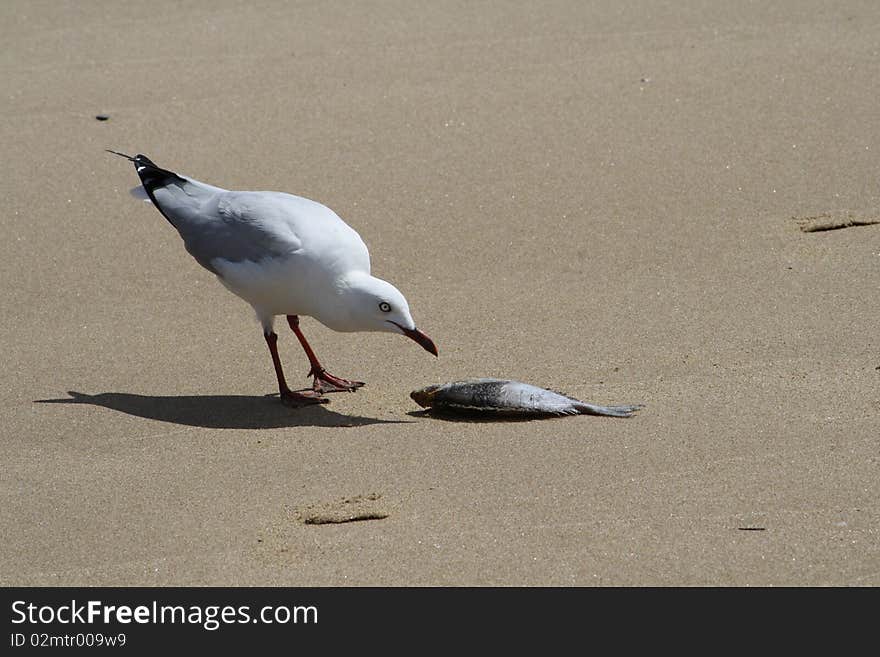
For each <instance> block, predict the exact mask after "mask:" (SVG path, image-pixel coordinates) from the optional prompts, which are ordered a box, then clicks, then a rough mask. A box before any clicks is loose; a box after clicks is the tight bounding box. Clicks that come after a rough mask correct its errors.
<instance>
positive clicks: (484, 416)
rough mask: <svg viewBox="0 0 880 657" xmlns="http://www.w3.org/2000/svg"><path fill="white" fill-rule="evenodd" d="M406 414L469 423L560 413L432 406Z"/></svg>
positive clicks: (542, 417)
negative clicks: (442, 408) (510, 411)
mask: <svg viewBox="0 0 880 657" xmlns="http://www.w3.org/2000/svg"><path fill="white" fill-rule="evenodd" d="M407 415H409V416H410V417H418V418H423V417H426V418H430V419H432V420H442V421H444V422H467V423H471V424H498V423H510V422H535V421H537V420H558V419H559V418H560V417H567V416H564V415H562V416H560V415H541V414H538V413H536V414H523V413H498V412H491V413H490V412H480V411H467V410H464V409H461V410H456V411H449V410H439V409H433V408H426V409H423V410H421V411H409V412H407Z"/></svg>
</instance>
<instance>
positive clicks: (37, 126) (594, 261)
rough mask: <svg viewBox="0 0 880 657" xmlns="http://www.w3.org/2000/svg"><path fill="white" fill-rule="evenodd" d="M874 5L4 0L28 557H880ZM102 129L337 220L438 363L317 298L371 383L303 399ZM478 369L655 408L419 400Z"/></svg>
mask: <svg viewBox="0 0 880 657" xmlns="http://www.w3.org/2000/svg"><path fill="white" fill-rule="evenodd" d="M878 29H880V5H878V3H877V2H876V1H874V0H863V1H859V0H847V1H845V2H836V3H829V2H823V1H819V0H785V1H780V2H774V3H741V2H723V1H721V0H683V1H679V2H663V3H658V2H647V1H645V2H634V3H619V2H616V1H613V0H594V1H591V2H575V1H562V0H560V1H554V2H541V3H508V2H484V3H463V2H457V1H448V2H447V1H443V2H404V1H396V2H370V3H367V2H354V1H350V2H281V1H258V2H248V3H243V2H242V3H239V2H227V1H223V2H207V1H204V0H197V1H193V2H186V3H178V2H164V1H159V2H152V3H116V2H53V1H50V0H44V1H40V2H37V1H18V0H14V1H7V2H4V3H2V5H0V41H2V42H3V43H4V48H3V49H2V52H0V70H2V83H0V86H2V91H3V93H2V100H0V108H2V119H0V137H2V143H3V158H2V165H0V166H2V176H0V199H2V204H3V209H2V218H3V225H4V227H5V238H4V239H3V240H2V241H0V277H2V278H0V280H2V292H0V298H2V308H3V312H2V316H0V346H2V353H3V360H4V362H5V366H4V367H3V369H2V372H0V403H2V409H3V413H2V419H0V436H2V441H0V462H2V464H3V465H2V468H0V472H2V477H0V492H2V496H3V504H2V505H0V530H2V533H3V536H4V537H5V538H4V540H3V547H2V551H0V584H2V585H268V586H273V585H321V586H324V585H332V586H335V585H342V586H349V585H381V586H385V585H390V586H398V585H481V586H482V585H553V586H556V585H562V586H568V585H588V586H591V585H696V586H703V585H722V586H728V585H737V586H740V585H752V586H769V585H774V586H776V585H795V586H800V585H820V586H824V585H856V586H864V585H869V586H875V585H878V584H880V529H878V528H880V338H878V331H877V329H878V320H880V225H877V224H875V225H847V224H853V223H854V224H871V222H873V221H878V220H880V132H878V130H877V119H878V104H877V103H878V95H880V83H878V80H880V46H878V40H877V34H878ZM98 115H102V116H106V117H108V118H107V120H103V121H99V120H96V118H95V117H96V116H98ZM105 148H112V149H117V150H121V151H125V152H129V153H144V154H146V155H148V156H149V157H151V158H152V159H153V160H155V161H156V163H157V164H159V165H161V166H165V167H167V168H170V169H173V170H175V171H178V172H180V173H181V174H185V175H189V176H192V177H194V178H197V179H199V180H203V181H205V182H209V183H212V184H215V185H219V186H222V187H225V188H229V189H247V190H279V191H287V192H291V193H294V194H298V195H301V196H305V197H308V198H311V199H315V200H317V201H320V202H322V203H324V204H326V205H328V206H329V207H331V208H333V209H334V210H335V211H336V212H337V213H339V215H340V216H341V217H342V218H344V219H345V220H346V221H347V222H348V223H349V224H350V225H351V226H352V227H354V228H355V229H356V230H357V231H358V232H359V233H360V235H361V236H362V237H363V239H364V241H365V242H366V244H367V245H368V246H369V247H370V252H371V257H372V266H373V272H374V273H375V274H376V275H377V276H381V277H382V278H385V279H387V280H390V281H392V282H394V283H395V284H396V285H397V286H398V287H399V288H400V289H401V290H402V291H403V292H404V293H405V294H406V296H407V298H408V299H409V303H410V306H411V309H412V313H413V317H414V318H415V320H416V322H417V323H418V325H419V327H420V328H421V329H423V330H424V331H425V332H427V333H428V334H429V335H430V336H431V337H432V338H433V339H434V341H435V342H436V343H437V346H438V347H439V350H440V356H439V358H434V357H433V356H431V355H429V354H427V353H426V352H425V351H423V350H422V349H420V348H419V347H418V346H417V345H415V344H413V343H412V342H410V341H408V340H406V339H403V338H400V337H399V336H391V335H387V334H373V333H354V334H342V333H334V332H333V331H330V330H329V329H327V328H325V327H323V326H321V325H320V324H318V323H317V322H315V321H314V320H312V319H310V318H305V319H304V320H303V330H304V331H305V333H306V335H307V336H308V337H309V339H310V340H311V343H312V345H313V347H314V348H315V351H316V352H317V353H318V355H319V356H320V357H321V358H322V359H323V360H324V361H325V364H326V365H327V367H328V369H329V370H330V371H332V372H334V373H335V374H339V375H341V376H346V377H351V378H355V379H360V380H362V381H366V382H367V385H366V386H365V387H364V388H363V389H361V390H359V391H358V392H356V393H353V394H337V395H335V396H333V397H332V401H331V403H330V404H329V405H327V406H325V407H313V408H306V409H298V410H292V409H289V408H285V407H284V406H282V405H281V404H280V403H279V402H278V399H277V396H276V397H275V398H273V397H272V396H271V395H272V393H277V387H276V384H275V378H274V374H273V370H272V366H271V361H270V359H269V354H268V352H267V350H266V346H265V343H264V340H263V337H262V333H261V329H260V327H259V324H258V323H257V321H256V320H255V318H254V314H253V312H252V310H251V308H250V307H249V306H248V305H247V304H245V303H244V302H243V301H241V300H240V299H238V298H236V297H235V296H233V295H231V294H230V293H229V292H228V291H227V290H225V289H224V288H223V287H222V286H221V285H220V284H219V283H218V282H217V281H216V280H215V277H214V276H213V275H212V274H211V273H210V272H208V271H206V270H205V269H203V268H201V267H200V266H199V265H198V264H197V263H196V262H195V261H194V260H193V259H192V258H191V257H190V256H189V255H188V254H187V253H186V251H185V250H184V249H183V245H182V242H181V240H180V238H179V236H178V235H177V234H176V233H175V231H174V230H173V229H172V227H171V226H169V225H168V223H167V222H165V221H164V220H163V218H162V217H161V216H160V214H159V213H158V212H156V210H155V208H153V207H151V206H150V205H149V204H146V203H144V202H143V201H140V200H136V199H134V198H132V197H131V196H130V194H129V189H131V188H132V187H134V186H135V185H136V184H137V182H138V180H137V176H136V174H135V172H134V169H133V167H132V166H131V164H130V163H128V162H125V161H124V160H121V159H119V158H116V157H113V156H111V155H109V154H107V153H105V152H104V149H105ZM823 222H824V223H823ZM826 224H827V226H826ZM811 226H819V227H831V228H835V227H836V226H840V227H839V228H837V229H832V230H816V231H810V230H809V228H810V227H811ZM805 228H806V229H807V230H804V229H805ZM277 330H278V332H279V336H280V341H279V348H280V352H281V358H282V360H283V362H284V365H285V368H286V371H287V374H288V379H289V380H290V381H291V383H296V384H297V385H298V386H302V387H305V386H306V385H308V382H309V381H308V379H307V378H306V376H305V375H306V372H307V370H308V363H307V361H306V359H305V356H304V355H303V353H302V351H301V349H300V347H299V345H298V344H297V342H296V339H295V337H294V336H293V334H292V333H291V332H290V331H289V330H287V327H286V326H283V324H280V325H279V327H278V329H277ZM480 376H485V377H500V378H508V379H516V380H521V381H526V382H529V383H532V384H535V385H539V386H543V387H549V388H553V389H558V390H562V391H565V392H566V393H569V394H571V395H573V396H576V397H578V398H580V399H583V400H585V401H588V402H593V403H597V404H615V403H619V404H623V403H643V404H645V405H646V407H645V409H644V410H642V411H641V412H640V413H639V414H638V415H637V416H636V417H634V418H631V419H614V418H600V417H589V416H583V417H572V418H565V419H555V420H542V421H532V422H463V421H449V420H442V419H434V418H431V417H426V416H423V415H421V414H418V413H415V412H416V411H418V410H419V409H418V407H417V406H416V404H415V403H414V402H413V401H412V400H411V399H410V398H409V392H410V391H411V390H413V389H416V388H420V387H422V386H425V385H428V384H431V383H440V382H444V381H451V380H455V379H461V378H466V377H480ZM346 514H349V515H359V514H361V515H364V516H366V519H364V520H362V521H359V522H347V523H337V522H332V523H324V524H322V523H320V522H317V523H316V522H314V521H315V518H318V519H321V518H325V519H331V520H332V519H339V518H341V517H345V516H346Z"/></svg>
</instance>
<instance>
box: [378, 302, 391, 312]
mask: <svg viewBox="0 0 880 657" xmlns="http://www.w3.org/2000/svg"><path fill="white" fill-rule="evenodd" d="M379 310H381V311H382V312H383V313H390V312H391V304H390V303H388V302H387V301H383V302H381V303H380V304H379Z"/></svg>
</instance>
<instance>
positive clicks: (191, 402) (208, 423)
mask: <svg viewBox="0 0 880 657" xmlns="http://www.w3.org/2000/svg"><path fill="white" fill-rule="evenodd" d="M67 394H69V395H70V397H65V398H62V399H36V400H34V403H36V404H91V405H92V406H103V407H104V408H109V409H111V410H114V411H119V412H121V413H127V414H128V415H134V416H137V417H143V418H147V419H150V420H161V421H162V422H171V423H174V424H183V425H187V426H191V427H204V428H206V429H283V428H285V427H363V426H367V425H370V424H407V423H409V422H410V421H408V420H380V419H378V418H371V417H361V416H358V415H345V414H343V413H336V412H334V411H331V410H329V409H327V408H326V407H325V406H324V405H320V404H315V405H312V406H303V407H302V408H289V407H287V406H284V405H283V404H282V403H281V402H280V401H279V400H278V395H277V394H275V395H265V396H257V395H168V396H166V395H135V394H132V393H127V392H102V393H99V394H96V395H87V394H85V393H82V392H76V391H75V390H69V391H68V392H67Z"/></svg>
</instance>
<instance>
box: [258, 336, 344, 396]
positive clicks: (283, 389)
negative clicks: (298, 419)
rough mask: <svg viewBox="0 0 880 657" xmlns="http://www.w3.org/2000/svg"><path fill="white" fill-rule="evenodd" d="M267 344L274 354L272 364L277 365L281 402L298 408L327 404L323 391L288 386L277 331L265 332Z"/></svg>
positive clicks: (276, 371)
mask: <svg viewBox="0 0 880 657" xmlns="http://www.w3.org/2000/svg"><path fill="white" fill-rule="evenodd" d="M263 337H264V338H266V344H267V345H269V353H270V354H272V364H273V365H274V366H275V376H277V377H278V392H279V394H280V395H281V403H283V404H285V405H287V406H292V407H294V408H298V407H300V406H306V405H307V404H326V403H327V402H328V401H330V400H329V399H324V398H323V397H321V393H320V392H318V391H315V390H307V391H304V392H294V391H293V390H291V389H290V388H288V387H287V381H285V380H284V370H282V369H281V359H280V358H279V357H278V334H277V333H275V331H270V332H267V333H263Z"/></svg>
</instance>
